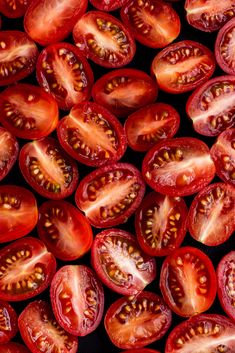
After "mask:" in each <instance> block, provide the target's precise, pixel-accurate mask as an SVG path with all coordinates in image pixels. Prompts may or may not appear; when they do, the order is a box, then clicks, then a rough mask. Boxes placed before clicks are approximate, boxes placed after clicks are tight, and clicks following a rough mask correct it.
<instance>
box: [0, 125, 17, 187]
mask: <svg viewBox="0 0 235 353" xmlns="http://www.w3.org/2000/svg"><path fill="white" fill-rule="evenodd" d="M18 153H19V144H18V141H17V140H16V138H15V136H14V135H12V133H11V132H10V131H9V130H7V129H4V128H3V127H1V126H0V181H1V180H2V179H4V178H5V177H6V176H7V174H8V173H9V172H10V170H11V168H12V167H13V165H14V164H15V162H16V159H17V157H18Z"/></svg>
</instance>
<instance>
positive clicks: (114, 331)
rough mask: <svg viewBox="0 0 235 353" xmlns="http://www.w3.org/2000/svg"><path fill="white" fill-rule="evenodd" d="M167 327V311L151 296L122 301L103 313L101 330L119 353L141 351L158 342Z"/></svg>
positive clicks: (140, 295)
mask: <svg viewBox="0 0 235 353" xmlns="http://www.w3.org/2000/svg"><path fill="white" fill-rule="evenodd" d="M170 325H171V311H170V309H169V308H168V306H167V305H166V304H165V303H164V301H163V299H162V298H161V297H160V296H158V295H157V294H155V293H150V292H145V291H143V292H141V293H140V294H139V295H138V296H132V297H122V298H120V299H118V300H117V301H116V302H114V303H113V304H112V305H111V306H110V307H109V309H108V310H107V312H106V315H105V318H104V326H105V329H106V331H107V334H108V336H109V338H110V340H111V341H112V343H113V344H114V345H115V346H117V347H119V348H122V349H131V348H141V347H144V346H146V345H148V344H150V343H152V342H155V341H157V340H159V339H161V338H162V337H163V336H164V335H165V333H166V332H167V330H168V329H169V327H170Z"/></svg>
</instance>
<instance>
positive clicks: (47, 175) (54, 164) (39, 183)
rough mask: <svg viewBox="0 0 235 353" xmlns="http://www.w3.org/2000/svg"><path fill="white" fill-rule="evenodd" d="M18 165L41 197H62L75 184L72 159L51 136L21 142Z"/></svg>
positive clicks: (74, 168)
mask: <svg viewBox="0 0 235 353" xmlns="http://www.w3.org/2000/svg"><path fill="white" fill-rule="evenodd" d="M19 165H20V169H21V172H22V174H23V176H24V178H25V180H26V181H27V182H28V183H29V184H30V186H31V187H32V188H34V189H35V190H36V191H37V192H38V193H39V194H40V195H42V196H44V197H47V198H51V199H63V198H65V197H68V196H69V195H71V194H72V193H73V192H74V190H75V188H76V186H77V182H78V170H77V165H76V163H75V161H74V160H72V159H71V158H70V157H69V156H68V155H67V153H65V152H64V150H63V149H62V148H61V147H60V145H59V143H58V142H57V141H56V140H55V139H53V138H51V137H45V138H44V139H41V140H36V141H32V142H28V143H27V144H25V145H24V146H23V147H22V149H21V151H20V157H19Z"/></svg>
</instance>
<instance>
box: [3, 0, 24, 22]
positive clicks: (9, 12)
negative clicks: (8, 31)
mask: <svg viewBox="0 0 235 353" xmlns="http://www.w3.org/2000/svg"><path fill="white" fill-rule="evenodd" d="M29 3H30V0H24V1H21V0H16V1H14V2H13V3H12V2H10V1H8V0H1V2H0V13H2V14H3V15H4V16H6V17H8V18H18V17H22V16H24V14H25V12H26V10H27V8H28V6H29Z"/></svg>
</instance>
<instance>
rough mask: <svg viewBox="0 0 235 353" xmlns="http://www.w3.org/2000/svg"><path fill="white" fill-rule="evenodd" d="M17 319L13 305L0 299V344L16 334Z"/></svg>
mask: <svg viewBox="0 0 235 353" xmlns="http://www.w3.org/2000/svg"><path fill="white" fill-rule="evenodd" d="M17 321H18V316H17V314H16V312H15V310H14V309H13V307H12V306H11V305H10V304H9V303H7V302H4V301H0V346H1V345H2V344H3V343H7V342H9V341H10V340H11V339H12V338H13V337H14V336H15V335H16V333H17V331H18V323H17ZM0 352H1V350H0ZM4 353H5V352H4Z"/></svg>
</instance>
